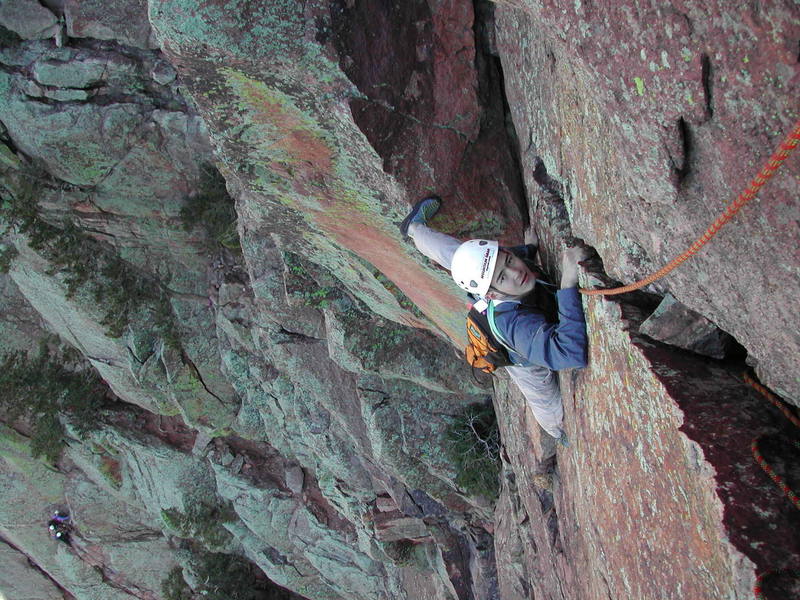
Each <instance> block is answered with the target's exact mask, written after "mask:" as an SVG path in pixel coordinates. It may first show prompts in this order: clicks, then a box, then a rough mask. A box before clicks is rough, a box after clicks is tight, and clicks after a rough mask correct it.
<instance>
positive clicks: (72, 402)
mask: <svg viewBox="0 0 800 600" xmlns="http://www.w3.org/2000/svg"><path fill="white" fill-rule="evenodd" d="M106 391H107V390H106V387H105V386H104V385H103V383H102V381H101V380H100V378H99V377H98V376H97V375H96V373H95V372H94V371H93V370H91V369H88V368H86V365H85V364H83V363H82V361H81V360H80V355H79V354H78V353H77V352H76V351H74V350H72V349H59V350H51V349H50V347H49V346H48V345H47V343H46V342H45V341H43V342H42V343H41V345H40V348H39V352H38V353H37V354H35V355H28V354H27V353H25V352H19V351H18V352H9V353H6V354H4V355H3V356H2V358H0V407H2V410H3V413H4V420H5V421H6V422H8V423H13V422H15V421H18V420H19V419H24V420H25V421H26V422H27V423H28V424H29V426H30V431H31V454H33V456H34V457H38V456H44V457H45V458H46V459H47V460H49V461H50V462H55V461H56V460H57V459H58V456H59V454H60V453H61V450H62V448H63V447H64V434H65V431H64V426H63V425H62V423H61V419H60V416H61V415H67V416H68V417H69V418H70V421H71V423H73V424H74V428H75V430H76V431H77V433H78V435H81V436H82V435H85V434H86V433H87V432H88V431H90V430H91V429H92V428H94V427H95V426H96V425H97V423H98V409H99V408H100V407H101V406H102V404H103V399H104V397H105V394H106Z"/></svg>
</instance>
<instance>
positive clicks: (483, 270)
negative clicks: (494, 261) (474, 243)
mask: <svg viewBox="0 0 800 600" xmlns="http://www.w3.org/2000/svg"><path fill="white" fill-rule="evenodd" d="M491 258H492V251H491V249H490V248H487V249H486V252H485V253H484V254H483V264H482V265H481V279H486V271H488V270H489V263H490V262H491Z"/></svg>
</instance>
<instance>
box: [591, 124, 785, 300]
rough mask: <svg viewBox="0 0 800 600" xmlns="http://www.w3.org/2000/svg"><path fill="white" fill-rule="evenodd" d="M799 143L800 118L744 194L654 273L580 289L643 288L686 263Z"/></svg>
mask: <svg viewBox="0 0 800 600" xmlns="http://www.w3.org/2000/svg"><path fill="white" fill-rule="evenodd" d="M798 143H800V121H797V123H795V126H794V129H793V130H792V132H791V133H790V134H789V135H788V136H787V137H786V139H785V140H784V141H783V143H781V145H780V146H779V147H778V149H777V150H776V151H775V153H774V154H773V155H772V156H771V157H770V159H769V160H768V161H767V164H765V165H764V168H763V169H761V171H760V172H759V173H758V175H756V176H755V177H754V178H753V180H752V181H751V182H750V185H748V186H747V188H746V189H745V190H744V191H743V192H742V193H741V194H739V197H738V198H737V199H736V200H735V201H734V202H732V203H731V204H729V205H728V207H727V208H726V209H725V212H724V213H723V214H722V215H721V216H720V217H719V218H718V219H717V220H716V221H714V222H713V223H712V224H711V226H710V227H709V228H708V229H706V232H705V233H704V234H703V235H701V236H700V237H699V238H698V239H697V240H696V241H695V242H694V244H692V245H691V246H690V247H689V248H688V249H687V250H686V251H685V252H684V253H683V254H681V255H680V256H678V257H676V258H674V259H673V260H672V261H670V262H669V263H668V264H667V265H666V266H664V267H662V268H661V269H659V270H658V271H656V272H655V273H653V274H651V275H648V276H647V277H645V278H644V279H641V280H640V281H637V282H635V283H631V284H630V285H625V286H622V287H618V288H610V289H597V290H588V289H581V290H579V291H580V292H581V293H582V294H586V295H588V296H612V295H616V294H624V293H626V292H632V291H633V290H638V289H639V288H643V287H644V286H646V285H649V284H651V283H653V282H654V281H656V280H657V279H661V278H662V277H664V276H665V275H666V274H667V273H669V272H670V271H672V270H673V269H675V268H676V267H678V266H679V265H681V264H683V263H684V262H685V261H686V260H687V259H689V258H690V257H691V256H693V255H695V254H697V252H698V251H699V250H700V248H702V247H703V246H705V245H706V243H707V242H708V241H709V240H710V239H711V238H712V237H714V236H715V235H716V234H717V232H718V231H719V230H720V229H722V227H723V226H724V225H725V224H726V223H727V222H728V221H730V220H731V219H732V218H733V217H734V215H736V213H737V212H739V210H740V209H741V208H742V207H743V206H744V205H745V204H747V203H748V202H750V200H752V199H753V198H755V195H756V193H757V192H758V190H759V189H760V188H761V186H763V185H764V184H765V183H766V182H767V181H769V179H770V177H772V176H773V175H774V174H775V171H777V170H778V167H780V166H781V165H782V164H783V161H785V160H786V158H787V157H788V156H789V154H790V153H791V152H792V150H794V149H795V148H796V147H797V145H798Z"/></svg>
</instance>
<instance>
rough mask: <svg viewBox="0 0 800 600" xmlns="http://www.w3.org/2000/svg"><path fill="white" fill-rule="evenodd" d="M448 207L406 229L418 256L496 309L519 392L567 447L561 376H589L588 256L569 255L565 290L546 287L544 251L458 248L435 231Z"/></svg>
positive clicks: (430, 211)
mask: <svg viewBox="0 0 800 600" xmlns="http://www.w3.org/2000/svg"><path fill="white" fill-rule="evenodd" d="M440 205H441V199H440V198H439V197H438V196H429V197H426V198H423V199H422V200H420V201H419V202H417V203H416V204H415V205H414V207H413V208H412V209H411V212H410V213H409V214H408V216H407V217H406V218H405V220H404V221H403V223H402V224H401V225H400V231H401V233H402V234H403V235H404V236H405V237H407V238H411V239H412V240H413V242H414V245H415V246H416V247H417V249H418V250H419V251H420V252H421V253H422V254H424V255H425V256H427V257H428V258H430V259H431V260H433V261H434V262H436V263H438V264H439V265H441V266H442V267H444V268H445V269H447V270H448V271H450V274H451V275H452V276H453V279H454V280H455V282H456V284H458V286H459V287H461V288H462V289H463V290H464V291H466V292H467V293H468V294H469V295H470V296H471V297H472V298H473V299H474V300H477V301H478V303H477V304H476V308H478V307H480V308H484V307H485V308H487V309H490V311H489V314H490V315H491V314H493V318H494V325H495V329H496V331H497V332H498V333H499V334H500V337H501V338H502V339H501V340H500V341H502V343H503V344H504V345H505V346H506V347H507V348H508V351H509V357H510V359H511V362H512V363H513V364H512V365H511V366H508V367H507V371H508V374H509V375H510V376H511V379H512V380H513V381H514V382H515V383H516V384H517V386H518V387H519V389H520V391H521V392H522V394H523V396H524V397H525V399H526V401H527V403H528V406H530V408H531V411H532V412H533V415H534V416H535V417H536V420H537V421H538V423H539V425H541V426H542V428H543V429H544V430H545V431H546V432H547V433H548V434H549V435H551V436H552V437H554V438H556V439H557V440H558V441H559V442H560V443H561V444H562V445H564V446H566V445H568V443H567V437H566V434H565V433H564V431H563V429H562V424H563V416H564V409H563V403H562V400H561V391H560V389H559V385H558V377H557V375H556V373H555V371H560V370H563V369H570V368H582V367H585V366H586V361H587V351H586V349H587V336H586V321H585V319H584V315H583V306H582V304H581V299H580V296H579V294H578V289H577V285H578V262H580V261H582V260H586V259H587V258H588V255H589V250H588V249H587V248H583V247H573V248H569V249H568V250H567V251H566V252H565V253H564V257H563V259H562V268H561V289H559V290H557V291H555V292H554V288H555V286H554V285H552V284H549V283H547V282H545V281H543V280H542V279H541V274H540V272H539V271H538V269H537V268H536V267H535V266H534V264H533V259H534V258H535V256H536V252H537V250H538V245H536V244H529V245H525V246H515V247H512V248H505V247H501V246H500V245H499V244H498V242H496V241H492V240H479V239H475V240H469V241H467V242H463V243H461V242H459V241H458V240H456V239H455V238H453V237H451V236H449V235H446V234H444V233H441V232H438V231H435V230H434V229H431V228H430V227H428V220H429V219H430V218H432V217H433V216H434V215H435V214H436V212H437V211H438V210H439V207H440Z"/></svg>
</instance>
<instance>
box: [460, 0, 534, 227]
mask: <svg viewBox="0 0 800 600" xmlns="http://www.w3.org/2000/svg"><path fill="white" fill-rule="evenodd" d="M473 7H474V11H475V20H474V22H473V31H474V32H475V70H476V71H477V73H478V86H479V90H478V95H479V97H480V98H481V103H482V104H483V105H484V106H485V107H487V109H489V110H487V111H486V112H485V113H484V118H483V122H482V123H481V127H482V128H483V127H484V126H493V125H494V123H493V119H492V118H491V115H492V113H494V112H495V110H497V111H501V114H500V115H498V117H502V120H503V126H504V128H505V133H506V137H507V140H508V150H509V154H510V156H511V161H512V165H511V169H510V172H511V173H512V177H513V179H514V181H513V185H514V188H515V193H514V194H513V196H512V199H513V200H515V201H516V203H517V208H518V209H519V212H520V214H521V215H522V226H523V229H527V228H528V226H529V225H530V216H529V214H528V201H527V198H526V196H525V193H524V189H525V184H524V180H523V172H524V171H523V169H522V157H521V155H520V148H521V146H520V143H519V137H518V135H517V129H516V127H515V126H514V120H513V119H512V116H511V107H510V106H509V104H508V96H507V95H506V82H505V75H504V73H503V65H502V62H501V61H500V55H499V54H498V52H497V43H496V41H495V31H494V28H495V21H494V11H495V5H494V3H492V2H488V1H487V0H474V1H473ZM498 102H499V104H500V106H497V105H498ZM495 106H497V108H496V109H495V108H494V107H495Z"/></svg>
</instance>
